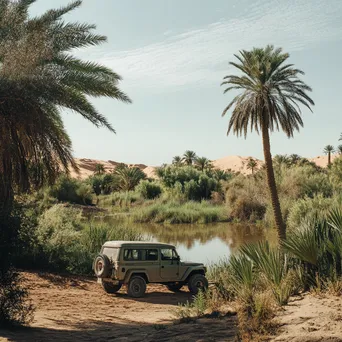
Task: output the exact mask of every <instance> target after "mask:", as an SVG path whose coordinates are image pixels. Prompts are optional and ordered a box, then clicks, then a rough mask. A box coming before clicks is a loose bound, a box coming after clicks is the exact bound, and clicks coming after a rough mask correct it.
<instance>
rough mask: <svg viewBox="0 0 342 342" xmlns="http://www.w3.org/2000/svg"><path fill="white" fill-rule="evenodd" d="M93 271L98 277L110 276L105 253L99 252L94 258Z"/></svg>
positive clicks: (109, 267)
mask: <svg viewBox="0 0 342 342" xmlns="http://www.w3.org/2000/svg"><path fill="white" fill-rule="evenodd" d="M93 268H94V272H95V275H96V276H97V277H98V278H109V277H110V269H111V265H110V260H109V258H108V257H107V255H105V254H99V255H98V256H97V257H96V258H95V260H94V266H93Z"/></svg>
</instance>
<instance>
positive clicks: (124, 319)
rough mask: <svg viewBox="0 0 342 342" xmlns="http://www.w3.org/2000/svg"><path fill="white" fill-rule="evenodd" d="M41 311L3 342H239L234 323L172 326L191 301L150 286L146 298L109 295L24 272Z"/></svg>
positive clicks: (3, 335) (90, 284) (86, 283)
mask: <svg viewBox="0 0 342 342" xmlns="http://www.w3.org/2000/svg"><path fill="white" fill-rule="evenodd" d="M24 276H25V278H26V284H27V287H28V288H29V290H30V293H31V298H32V300H33V303H34V305H35V306H36V308H37V309H36V313H35V319H34V322H33V323H32V325H31V327H30V328H25V329H21V330H19V331H18V330H16V331H1V330H0V342H4V341H6V342H7V341H18V342H19V341H20V342H24V341H25V342H33V341H34V342H40V341H41V342H43V341H44V342H46V341H66V342H67V341H73V342H75V341H114V340H115V341H234V339H235V332H236V331H235V318H233V317H230V318H223V319H200V320H197V322H196V323H189V324H173V320H172V314H171V313H170V311H171V310H172V308H175V306H176V305H177V304H178V303H180V302H185V301H186V300H189V299H190V298H191V296H190V294H189V293H188V292H182V293H178V294H174V293H172V292H169V291H168V290H167V289H166V288H165V287H164V286H161V285H160V286H159V285H149V286H148V291H147V294H146V296H145V297H144V298H141V299H135V300H133V299H131V298H129V297H128V296H127V295H126V293H125V291H124V290H120V292H119V293H118V294H116V295H109V294H106V293H105V292H104V291H103V290H102V288H101V286H100V285H99V284H97V283H96V282H95V281H94V280H92V279H86V278H77V277H74V278H65V277H60V276H55V275H51V274H36V273H24Z"/></svg>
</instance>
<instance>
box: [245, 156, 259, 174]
mask: <svg viewBox="0 0 342 342" xmlns="http://www.w3.org/2000/svg"><path fill="white" fill-rule="evenodd" d="M257 166H258V162H257V161H256V160H255V159H253V158H248V160H247V164H246V167H247V170H251V171H252V175H254V170H255V169H256V168H257Z"/></svg>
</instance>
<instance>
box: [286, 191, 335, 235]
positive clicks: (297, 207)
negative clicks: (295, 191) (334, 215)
mask: <svg viewBox="0 0 342 342" xmlns="http://www.w3.org/2000/svg"><path fill="white" fill-rule="evenodd" d="M334 203H335V199H334V198H325V197H323V195H321V194H320V195H317V196H314V197H313V198H310V197H306V198H303V199H299V200H298V201H296V202H294V204H293V206H292V207H291V208H290V210H289V215H288V219H287V226H288V228H289V229H295V228H297V227H299V226H300V225H301V224H302V223H303V222H305V221H308V220H312V219H313V218H315V217H321V218H325V217H326V216H327V214H328V212H329V210H330V209H331V207H332V206H333V204H334Z"/></svg>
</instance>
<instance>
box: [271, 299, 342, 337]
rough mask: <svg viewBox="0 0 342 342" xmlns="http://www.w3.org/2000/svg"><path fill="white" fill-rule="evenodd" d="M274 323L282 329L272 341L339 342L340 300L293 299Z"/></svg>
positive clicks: (341, 332) (340, 326) (340, 329)
mask: <svg viewBox="0 0 342 342" xmlns="http://www.w3.org/2000/svg"><path fill="white" fill-rule="evenodd" d="M278 320H279V322H280V324H281V325H282V326H281V329H280V332H279V335H278V336H277V337H276V338H275V339H274V341H277V342H280V341H292V342H318V341H320V342H323V341H324V342H342V297H336V296H330V295H326V296H322V297H318V296H313V295H310V294H306V295H305V296H303V297H298V298H294V299H293V300H292V301H291V302H290V303H289V305H287V306H286V307H285V311H284V312H283V313H281V314H280V315H279V317H278Z"/></svg>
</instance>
